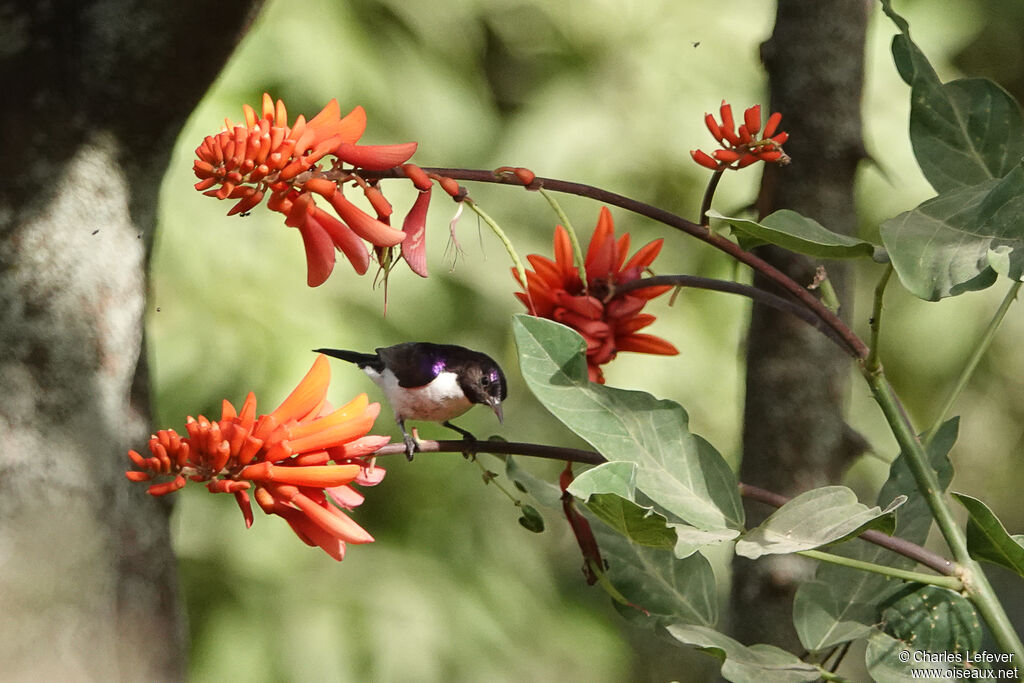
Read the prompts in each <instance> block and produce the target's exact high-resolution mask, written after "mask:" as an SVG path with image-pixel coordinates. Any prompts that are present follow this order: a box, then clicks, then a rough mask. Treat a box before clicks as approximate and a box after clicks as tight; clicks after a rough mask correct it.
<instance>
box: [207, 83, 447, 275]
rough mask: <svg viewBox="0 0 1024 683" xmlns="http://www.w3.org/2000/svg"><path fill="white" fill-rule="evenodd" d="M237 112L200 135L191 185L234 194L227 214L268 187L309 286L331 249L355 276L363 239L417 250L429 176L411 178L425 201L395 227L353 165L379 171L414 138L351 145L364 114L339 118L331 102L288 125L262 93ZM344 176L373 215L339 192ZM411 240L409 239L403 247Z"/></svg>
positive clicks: (362, 267)
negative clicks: (298, 248) (296, 238)
mask: <svg viewBox="0 0 1024 683" xmlns="http://www.w3.org/2000/svg"><path fill="white" fill-rule="evenodd" d="M242 112H243V114H244V116H245V123H244V124H238V125H235V124H233V123H231V122H230V121H227V120H225V122H224V129H223V130H222V131H221V132H220V133H218V134H217V135H209V136H207V137H206V138H205V139H204V140H203V142H202V144H201V145H199V147H197V148H196V155H197V156H198V157H199V159H197V160H196V162H195V165H194V170H195V174H196V176H197V177H198V178H200V181H199V182H198V183H196V186H195V187H196V189H197V190H200V191H202V192H203V194H205V195H209V196H212V197H217V198H218V199H237V200H238V202H237V203H236V204H235V205H234V207H232V208H231V210H230V211H228V215H229V216H230V215H234V214H238V213H245V212H247V211H249V210H251V209H252V208H254V207H255V206H257V205H258V204H259V203H260V202H261V201H262V200H263V197H264V196H265V195H266V194H267V193H269V198H268V199H267V207H268V208H269V209H272V210H274V211H278V212H280V213H283V214H284V215H285V217H286V218H285V225H288V226H290V227H293V228H298V230H299V232H300V234H301V235H302V241H303V244H304V245H305V250H306V263H307V282H308V283H309V286H310V287H316V286H318V285H320V284H322V283H323V282H324V281H325V280H326V279H327V277H328V276H329V275H330V274H331V271H332V270H333V269H334V259H335V249H338V250H340V251H341V252H342V253H344V254H345V256H346V257H347V258H348V260H349V262H350V263H351V264H352V267H353V268H355V270H356V272H357V273H359V274H360V275H362V274H363V273H365V272H366V270H367V267H368V266H369V262H370V255H369V251H368V249H367V247H366V244H365V243H364V242H363V240H366V241H368V242H370V243H371V244H372V245H373V246H374V247H376V248H381V249H386V248H390V247H393V246H395V245H398V244H402V245H403V253H404V251H405V250H406V248H407V247H406V242H407V241H412V240H415V241H417V244H418V245H419V247H420V248H422V241H423V237H422V230H423V227H424V225H425V221H426V204H425V202H427V201H429V189H430V184H429V181H428V183H427V185H426V186H425V187H421V186H420V184H417V187H419V189H420V190H421V196H423V195H425V196H426V197H427V199H426V200H423V201H420V200H418V201H417V203H416V206H415V207H414V208H413V210H412V211H411V212H410V216H409V217H408V218H407V219H406V221H405V225H404V226H403V230H396V229H395V228H393V227H391V225H390V216H391V213H392V209H391V204H390V203H389V202H388V200H387V199H385V198H384V195H383V194H382V193H381V191H380V189H378V188H377V187H376V186H374V185H371V184H369V183H367V182H366V181H365V180H363V179H362V178H360V177H359V175H358V170H359V169H366V170H384V169H388V168H392V167H394V166H398V165H399V164H403V163H404V162H405V161H407V160H408V159H409V157H411V156H412V154H413V152H415V151H416V143H415V142H407V143H403V144H397V145H357V144H355V143H356V141H357V140H358V139H359V138H360V136H362V134H363V131H364V130H365V129H366V112H365V111H363V108H362V107H356V108H355V109H353V110H352V111H351V112H349V113H348V114H347V115H346V116H345V117H341V115H340V110H339V108H338V101H337V100H331V101H330V102H328V103H327V106H325V107H324V108H323V110H321V111H320V113H319V114H317V115H316V116H314V117H313V118H312V119H310V120H309V121H306V119H305V118H304V117H303V116H301V115H300V116H299V117H298V119H296V121H295V123H294V125H292V126H289V125H288V113H287V110H286V109H285V106H284V103H283V102H282V101H281V100H277V102H276V103H275V102H274V100H273V99H271V97H270V95H267V94H264V95H263V111H262V116H259V117H257V115H256V112H255V111H254V110H253V108H252V107H250V106H249V105H243V107H242ZM327 155H332V156H334V157H335V161H334V162H333V166H332V168H331V169H328V170H332V171H339V173H337V174H335V177H336V178H340V180H338V181H336V180H331V179H329V178H327V177H325V176H326V174H325V173H324V171H322V170H321V168H320V167H319V166H318V162H320V161H321V160H323V159H324V158H325V157H326V156H327ZM343 164H350V165H351V168H343ZM350 180H351V181H353V182H355V183H356V184H357V185H358V186H359V187H360V189H362V191H363V194H364V195H365V196H366V198H367V199H368V200H369V202H370V205H371V206H372V207H373V210H374V212H375V213H376V217H373V216H371V215H370V214H368V213H366V212H365V211H363V210H362V209H360V208H359V207H357V206H356V205H355V204H353V203H352V202H350V201H349V200H348V199H347V198H346V197H345V195H344V194H343V193H342V190H341V184H340V183H343V182H347V181H350ZM314 194H318V195H320V196H321V197H322V198H323V199H324V200H326V201H327V203H328V204H330V206H331V208H332V209H333V210H334V213H335V214H336V216H335V215H332V214H330V213H328V212H326V211H325V210H324V209H322V208H320V207H319V206H317V205H316V201H315V200H314ZM339 219H340V220H339ZM415 246H416V245H413V244H411V243H410V245H409V248H415ZM417 272H418V271H417Z"/></svg>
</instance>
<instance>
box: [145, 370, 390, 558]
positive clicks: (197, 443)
mask: <svg viewBox="0 0 1024 683" xmlns="http://www.w3.org/2000/svg"><path fill="white" fill-rule="evenodd" d="M330 377H331V371H330V366H329V365H328V363H327V358H326V357H325V356H323V355H320V356H318V357H317V359H316V361H314V363H313V367H312V368H311V369H310V371H309V372H308V373H307V374H306V376H305V377H304V378H303V379H302V381H301V382H299V385H298V386H297V387H296V388H295V390H294V391H292V393H291V394H290V395H289V396H288V398H286V399H285V400H284V402H283V403H282V404H281V405H280V406H278V407H277V408H276V409H275V410H274V411H273V412H271V413H269V414H267V415H260V416H258V417H257V415H256V397H255V396H254V395H253V394H252V393H250V394H249V395H248V396H247V397H246V399H245V403H244V404H243V405H242V410H241V411H240V412H237V411H236V410H235V408H234V406H233V405H231V403H229V402H228V401H224V403H223V408H222V413H221V419H220V420H219V421H217V422H211V421H210V420H208V419H206V418H205V417H203V416H202V415H200V416H199V418H198V419H193V418H192V417H189V418H188V420H187V423H186V425H185V429H186V430H187V432H188V436H186V437H181V436H179V435H178V434H177V433H176V432H175V431H174V430H173V429H162V430H160V431H159V432H157V433H156V434H154V435H153V436H152V437H150V440H149V452H150V453H151V454H152V455H151V456H150V457H143V456H142V455H140V454H139V453H137V452H136V451H129V452H128V457H129V458H131V460H132V463H133V464H134V465H135V466H136V467H137V468H138V469H136V470H129V471H127V472H125V476H126V477H127V478H128V479H130V480H131V481H150V480H152V479H153V478H154V477H158V476H162V475H163V476H170V477H173V478H172V479H171V480H170V481H166V482H162V483H156V484H152V485H150V487H149V490H148V491H149V493H150V494H151V495H154V496H162V495H165V494H168V493H171V492H173V491H177V490H178V489H180V488H182V487H183V486H185V483H186V481H205V482H206V488H207V489H209V491H210V492H211V493H233V494H234V496H235V500H236V501H237V502H238V506H239V507H240V508H241V510H242V515H243V516H244V517H245V524H246V527H249V526H251V525H252V521H253V514H252V506H251V505H250V502H249V493H248V492H249V490H250V489H254V490H253V495H254V497H255V498H256V503H257V504H258V505H259V506H260V507H261V508H262V509H263V511H264V512H265V513H267V514H270V515H278V516H279V517H283V518H284V520H285V521H286V522H288V524H289V525H290V526H291V528H292V530H293V531H294V532H295V533H296V535H298V537H299V538H300V539H302V540H303V541H304V542H305V543H307V544H308V545H311V546H319V547H320V548H322V549H323V550H324V552H326V553H327V554H328V555H330V556H331V557H333V558H334V559H336V560H341V559H342V558H343V557H344V556H345V544H346V543H369V542H371V541H373V537H372V536H371V535H370V534H369V533H367V532H366V531H365V530H364V529H363V528H362V527H360V526H359V525H358V524H356V523H355V522H354V521H352V519H350V518H349V517H348V515H346V514H345V513H344V512H342V511H341V509H340V508H339V506H340V507H343V508H346V509H352V508H354V507H356V506H358V505H359V504H361V503H362V502H363V496H362V494H360V493H359V492H358V491H356V490H355V489H353V488H352V487H351V486H350V484H353V483H355V484H360V485H363V486H373V485H374V484H377V483H379V482H380V481H381V479H383V477H384V469H383V468H380V467H374V466H370V465H367V463H366V462H365V461H364V460H363V458H365V457H366V456H367V455H369V454H371V453H373V452H375V451H377V450H378V449H379V448H380V447H381V446H383V445H384V444H386V443H387V442H388V441H390V438H389V437H386V436H374V435H367V432H368V431H369V430H370V428H371V427H372V426H373V421H374V420H375V419H376V417H377V414H378V413H379V412H380V404H378V403H368V402H367V398H366V394H360V395H359V396H357V397H356V398H355V399H353V400H352V401H351V402H349V403H348V404H346V405H344V406H342V407H341V408H338V409H337V410H334V411H331V408H330V406H329V405H328V404H327V401H326V398H325V397H326V393H327V385H328V383H329V382H330ZM331 462H333V463H334V464H329V463H331ZM332 503H333V504H332Z"/></svg>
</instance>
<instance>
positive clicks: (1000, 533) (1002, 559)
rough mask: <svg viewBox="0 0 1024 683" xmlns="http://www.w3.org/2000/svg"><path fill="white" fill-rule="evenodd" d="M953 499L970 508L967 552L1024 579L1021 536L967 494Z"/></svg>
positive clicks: (968, 511) (961, 494)
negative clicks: (1013, 534) (1007, 529)
mask: <svg viewBox="0 0 1024 683" xmlns="http://www.w3.org/2000/svg"><path fill="white" fill-rule="evenodd" d="M953 497H954V498H956V499H957V500H958V501H960V503H961V504H962V505H963V506H964V507H965V508H967V513H968V514H969V515H970V519H968V520H967V549H968V550H969V551H970V553H971V557H973V558H974V559H976V560H985V561H987V562H992V563H993V564H998V565H999V566H1001V567H1006V568H1007V569H1009V570H1011V571H1014V572H1017V574H1018V575H1019V576H1024V547H1022V545H1021V538H1022V537H1021V536H1011V535H1010V534H1009V533H1008V532H1007V531H1006V527H1004V526H1003V523H1002V522H1000V521H999V519H998V518H997V517H996V516H995V515H994V514H993V513H992V510H990V509H989V507H988V506H987V505H985V504H984V503H983V502H981V501H980V500H978V499H977V498H972V497H971V496H968V495H967V494H965V493H954V494H953Z"/></svg>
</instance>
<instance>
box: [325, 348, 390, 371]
mask: <svg viewBox="0 0 1024 683" xmlns="http://www.w3.org/2000/svg"><path fill="white" fill-rule="evenodd" d="M313 352H314V353H322V354H324V355H327V356H333V357H334V358H340V359H342V360H347V361H348V362H349V363H355V364H356V365H358V366H359V367H361V368H365V367H367V366H370V367H374V366H376V365H378V364H379V363H380V358H379V357H378V356H377V354H375V353H359V352H358V351H345V350H344V349H313Z"/></svg>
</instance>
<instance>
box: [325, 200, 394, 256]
mask: <svg viewBox="0 0 1024 683" xmlns="http://www.w3.org/2000/svg"><path fill="white" fill-rule="evenodd" d="M327 201H329V202H330V203H331V206H333V207H334V210H335V211H336V212H337V213H338V216H339V217H340V218H341V220H342V221H344V222H345V223H346V224H347V225H348V227H350V228H352V231H353V232H355V233H356V234H357V235H359V236H360V237H362V238H363V239H365V240H366V241H368V242H372V243H373V244H374V245H376V246H378V247H393V246H395V245H396V244H399V243H401V241H402V240H404V239H405V233H404V232H402V231H401V230H395V229H394V228H392V227H390V226H388V225H384V224H383V223H381V222H380V221H379V220H377V219H375V218H371V217H370V216H369V214H367V213H365V212H364V211H363V210H362V209H360V208H359V207H357V206H356V205H355V204H353V203H352V202H350V201H349V200H348V199H346V198H345V195H343V194H342V193H341V191H340V190H339V191H338V192H335V193H334V194H333V195H331V196H330V197H329V198H328V199H327Z"/></svg>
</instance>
